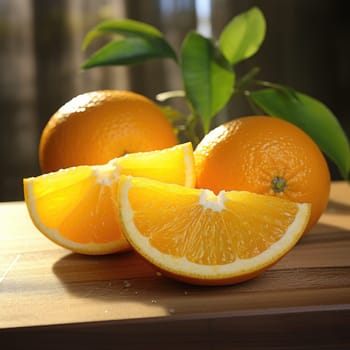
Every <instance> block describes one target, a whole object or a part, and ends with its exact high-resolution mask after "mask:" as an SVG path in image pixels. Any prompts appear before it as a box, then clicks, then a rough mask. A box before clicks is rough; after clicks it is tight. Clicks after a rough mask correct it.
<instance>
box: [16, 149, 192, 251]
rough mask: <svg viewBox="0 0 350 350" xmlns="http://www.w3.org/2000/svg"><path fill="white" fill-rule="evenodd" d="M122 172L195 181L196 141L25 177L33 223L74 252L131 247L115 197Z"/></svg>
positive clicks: (185, 184)
mask: <svg viewBox="0 0 350 350" xmlns="http://www.w3.org/2000/svg"><path fill="white" fill-rule="evenodd" d="M121 174H131V175H141V174H142V175H143V176H146V177H150V178H154V179H158V180H161V181H168V182H172V183H177V184H181V185H184V186H194V183H195V177H194V161H193V150H192V145H191V143H185V144H182V145H177V146H174V147H172V148H167V149H164V150H160V151H151V152H142V153H133V154H129V155H126V156H124V157H121V158H116V159H113V160H111V161H110V162H108V163H107V164H105V165H96V166H77V167H72V168H67V169H62V170H59V171H57V172H52V173H48V174H44V175H41V176H37V177H31V178H26V179H24V180H23V185H24V197H25V201H26V204H27V208H28V211H29V214H30V216H31V219H32V221H33V223H34V224H35V226H36V227H37V228H38V229H39V230H40V231H41V232H42V233H43V234H44V235H45V236H47V237H48V238H49V239H51V240H52V241H54V242H55V243H57V244H59V245H61V246H63V247H65V248H68V249H70V250H72V251H74V252H78V253H82V254H92V255H96V254H109V253H115V252H119V251H123V250H127V249H130V248H131V247H130V245H129V243H128V242H127V241H126V239H125V237H124V236H123V234H122V231H121V227H120V223H119V218H118V215H119V214H118V208H117V206H118V203H116V199H115V198H116V191H117V188H118V181H119V178H120V176H121Z"/></svg>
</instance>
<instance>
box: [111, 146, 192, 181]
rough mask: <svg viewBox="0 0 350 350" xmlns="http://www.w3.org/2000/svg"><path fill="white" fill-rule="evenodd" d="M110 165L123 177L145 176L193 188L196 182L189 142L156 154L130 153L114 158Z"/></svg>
mask: <svg viewBox="0 0 350 350" xmlns="http://www.w3.org/2000/svg"><path fill="white" fill-rule="evenodd" d="M170 158H171V161H169V159H170ZM110 163H111V164H114V165H116V166H118V167H119V172H120V174H124V175H132V176H142V177H143V176H146V175H147V178H150V179H155V180H159V181H163V182H169V183H174V182H175V183H178V184H183V185H184V186H189V187H193V186H194V185H195V182H196V177H195V172H194V170H193V169H194V156H193V148H192V144H191V143H190V142H187V143H183V144H181V145H178V146H174V147H171V148H166V149H163V150H159V151H157V152H138V153H130V154H127V155H125V156H124V157H119V158H115V159H113V160H111V161H110ZM174 179H176V181H174Z"/></svg>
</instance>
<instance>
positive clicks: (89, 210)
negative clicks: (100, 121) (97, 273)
mask: <svg viewBox="0 0 350 350" xmlns="http://www.w3.org/2000/svg"><path fill="white" fill-rule="evenodd" d="M102 170H103V171H102ZM101 173H103V176H102V175H101ZM107 173H108V176H109V178H110V181H106V180H105V179H106V174H107ZM117 177H118V175H117V174H116V173H115V168H114V167H110V166H107V167H106V166H95V167H94V166H79V167H73V168H67V169H64V170H60V171H58V172H53V173H49V174H45V175H41V176H38V177H32V178H28V179H24V182H23V183H24V196H25V201H26V203H27V207H28V210H29V213H30V216H31V218H32V221H33V222H34V224H35V225H36V226H37V228H38V229H39V230H40V231H41V232H42V233H43V234H45V235H46V236H47V237H48V238H50V239H51V240H52V241H54V242H55V243H57V244H59V245H61V246H63V247H65V248H68V249H70V250H72V251H75V252H79V253H84V254H107V253H112V252H115V251H123V250H126V249H129V248H130V246H129V244H128V243H127V241H126V240H125V238H124V236H123V235H122V233H121V229H120V226H119V220H118V216H117V212H116V209H115V206H114V205H113V202H112V195H111V191H112V186H111V185H112V183H113V182H115V181H117ZM101 179H104V181H103V180H101Z"/></svg>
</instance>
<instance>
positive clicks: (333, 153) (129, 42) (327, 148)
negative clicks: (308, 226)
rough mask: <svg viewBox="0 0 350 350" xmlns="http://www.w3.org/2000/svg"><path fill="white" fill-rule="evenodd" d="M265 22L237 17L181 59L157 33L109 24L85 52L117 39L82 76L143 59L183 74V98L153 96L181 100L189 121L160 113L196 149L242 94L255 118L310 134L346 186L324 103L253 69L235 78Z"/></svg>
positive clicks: (193, 41) (344, 165)
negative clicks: (171, 65) (102, 40)
mask: <svg viewBox="0 0 350 350" xmlns="http://www.w3.org/2000/svg"><path fill="white" fill-rule="evenodd" d="M265 32H266V20H265V17H264V15H263V13H262V12H261V10H260V9H259V8H257V7H253V8H251V9H249V10H248V11H246V12H244V13H241V14H239V15H237V16H235V17H233V19H232V20H231V21H230V22H229V23H228V24H227V25H226V26H225V27H224V29H223V31H222V32H221V34H220V37H219V39H218V40H214V39H208V38H205V37H203V36H202V35H200V34H198V33H196V32H190V33H188V35H187V36H186V37H185V39H184V41H183V43H182V47H181V52H180V55H179V56H180V57H177V55H176V53H175V51H174V50H173V48H172V47H171V46H170V45H169V43H168V42H167V41H166V39H165V38H164V36H163V34H162V33H161V32H160V31H159V30H157V29H156V28H155V27H153V26H150V25H148V24H145V23H142V22H138V21H134V20H130V19H123V20H111V21H106V22H103V23H101V24H99V25H97V26H96V27H95V28H93V29H92V30H91V31H90V32H89V33H88V34H87V36H86V38H85V40H84V43H83V47H84V48H87V47H88V45H89V44H90V43H91V41H92V40H94V39H95V38H97V37H99V36H102V35H106V34H108V35H109V34H118V36H117V38H113V39H112V40H111V41H110V42H108V43H107V44H106V45H105V46H103V47H102V48H100V49H99V50H97V51H96V52H95V53H93V54H92V55H91V56H90V57H89V58H88V59H87V60H86V62H85V63H84V64H83V66H82V67H83V69H88V68H92V67H96V66H103V65H126V64H136V63H143V62H145V61H146V60H149V59H155V58H170V59H173V60H174V61H175V62H176V63H177V64H178V65H179V67H180V68H181V74H182V80H183V86H184V90H181V91H168V92H164V93H160V94H158V95H157V99H158V100H159V101H161V102H164V101H167V100H168V99H171V98H178V97H183V98H185V100H186V101H187V103H188V106H189V113H188V115H186V116H182V115H180V114H179V113H177V112H176V111H173V110H171V109H170V107H167V108H166V112H167V113H168V114H169V115H170V116H173V117H174V116H175V119H181V121H182V123H181V124H180V125H179V126H178V128H179V129H180V130H183V131H184V132H185V133H186V134H187V137H188V139H189V140H191V141H192V142H193V144H194V145H196V144H197V143H198V142H199V141H200V140H201V138H202V137H203V135H205V134H207V133H208V132H209V130H210V129H211V127H212V125H211V124H212V121H213V118H214V117H215V116H216V115H217V113H218V112H220V110H222V109H223V108H224V107H225V106H226V105H227V103H228V102H229V101H230V100H231V99H232V98H233V97H234V96H236V95H239V94H243V95H244V96H245V97H246V98H247V99H248V101H249V103H250V104H251V106H252V108H253V109H254V111H257V110H259V113H261V112H260V111H263V112H264V113H266V114H268V115H271V116H274V117H278V118H282V119H285V120H288V121H290V122H292V123H293V124H295V125H297V126H299V127H300V128H301V129H303V130H304V131H305V132H306V133H308V134H309V135H310V136H311V137H312V138H313V139H314V141H315V142H316V143H317V144H318V146H319V147H320V148H321V149H322V151H323V152H324V153H325V154H326V155H327V156H328V157H329V158H330V159H331V160H332V161H333V162H334V163H335V165H336V166H337V167H338V169H339V172H340V174H341V175H342V177H343V178H344V179H346V180H349V178H350V146H349V140H348V138H347V136H346V134H345V132H344V130H343V128H342V126H341V125H340V123H339V121H338V119H337V118H336V117H335V116H334V114H333V113H332V112H331V111H330V110H329V109H328V108H327V106H325V105H324V104H323V103H322V102H320V101H318V100H316V99H314V98H313V97H310V96H308V95H305V94H302V93H300V92H297V91H295V90H294V89H293V88H291V87H288V86H283V85H280V84H276V83H272V82H268V81H263V80H259V79H257V75H258V73H259V68H257V67H256V68H253V69H252V70H251V71H249V72H247V73H246V74H245V75H244V76H242V77H236V74H235V71H234V68H235V65H236V64H237V63H239V62H241V61H243V60H246V59H248V58H250V57H251V56H253V55H254V54H255V53H256V52H257V51H258V50H259V48H260V46H261V44H262V43H263V41H264V38H265Z"/></svg>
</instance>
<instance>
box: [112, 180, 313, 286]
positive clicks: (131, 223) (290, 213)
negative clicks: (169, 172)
mask: <svg viewBox="0 0 350 350" xmlns="http://www.w3.org/2000/svg"><path fill="white" fill-rule="evenodd" d="M118 203H119V211H120V221H121V223H122V226H123V230H124V234H125V236H126V238H127V239H128V241H129V242H130V244H131V245H132V246H133V247H134V248H135V250H136V251H137V252H139V253H140V254H141V255H142V256H143V257H144V258H146V259H147V260H148V261H149V262H150V263H151V264H153V265H154V266H155V267H156V268H158V269H160V270H162V271H163V272H164V273H167V274H168V275H170V276H173V277H175V278H177V279H179V280H183V281H186V282H190V283H194V284H203V285H223V284H233V283H237V282H241V281H244V280H247V279H250V278H253V277H255V276H257V275H258V274H260V273H261V272H263V271H264V270H265V269H267V268H268V267H269V266H271V265H272V264H274V263H276V262H277V261H278V260H279V259H280V258H281V257H283V256H284V255H285V254H286V253H287V252H288V251H290V249H291V248H292V247H293V246H294V245H295V244H296V243H297V241H298V240H299V238H300V237H301V236H302V234H303V232H304V229H305V227H306V225H307V223H308V220H309V216H310V207H311V206H310V204H300V203H295V202H292V201H289V200H286V199H281V198H277V197H271V196H265V195H259V194H253V193H250V192H236V191H231V192H225V191H221V192H220V193H219V194H218V195H215V194H214V193H213V192H211V191H209V190H205V189H194V188H186V187H183V186H179V185H174V184H166V183H161V182H158V181H154V180H150V179H144V178H135V177H130V176H122V177H121V178H120V181H119V191H118Z"/></svg>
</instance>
